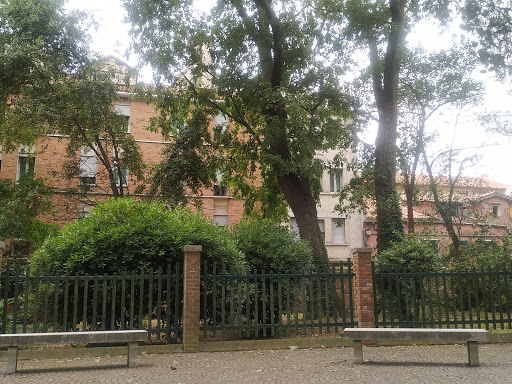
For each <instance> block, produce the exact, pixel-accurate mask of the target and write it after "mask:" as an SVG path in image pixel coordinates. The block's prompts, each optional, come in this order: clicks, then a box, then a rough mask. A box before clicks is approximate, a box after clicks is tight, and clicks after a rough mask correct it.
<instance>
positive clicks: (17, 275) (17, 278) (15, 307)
mask: <svg viewBox="0 0 512 384" xmlns="http://www.w3.org/2000/svg"><path fill="white" fill-rule="evenodd" d="M14 273H15V276H14V297H13V303H12V333H17V328H18V327H17V326H16V324H17V323H18V296H19V294H20V283H21V281H20V265H19V264H17V265H16V269H15V271H14ZM4 306H8V303H7V302H4Z"/></svg>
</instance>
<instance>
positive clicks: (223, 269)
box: [220, 263, 227, 339]
mask: <svg viewBox="0 0 512 384" xmlns="http://www.w3.org/2000/svg"><path fill="white" fill-rule="evenodd" d="M221 301H222V305H221V323H220V326H221V337H222V338H223V339H224V337H225V328H226V327H225V325H226V305H227V302H226V264H224V263H222V267H221Z"/></svg>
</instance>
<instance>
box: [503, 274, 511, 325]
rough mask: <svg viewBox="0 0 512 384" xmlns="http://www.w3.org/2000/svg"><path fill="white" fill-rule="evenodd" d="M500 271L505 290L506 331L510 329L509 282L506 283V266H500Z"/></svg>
mask: <svg viewBox="0 0 512 384" xmlns="http://www.w3.org/2000/svg"><path fill="white" fill-rule="evenodd" d="M501 270H502V271H503V287H504V290H505V300H506V316H507V318H506V320H507V325H508V329H510V290H509V282H508V274H509V272H508V270H507V265H506V264H503V265H502V266H501Z"/></svg>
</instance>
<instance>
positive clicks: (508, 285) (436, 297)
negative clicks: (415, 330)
mask: <svg viewBox="0 0 512 384" xmlns="http://www.w3.org/2000/svg"><path fill="white" fill-rule="evenodd" d="M511 266H512V265H511V264H507V265H499V266H493V267H491V266H489V267H487V268H481V269H475V268H473V269H470V270H469V269H467V270H443V271H438V272H428V271H410V270H404V271H397V270H395V271H387V272H378V273H376V272H375V271H374V292H375V303H376V308H375V324H376V326H377V327H421V328H427V327H428V328H434V327H437V328H485V329H512V268H511Z"/></svg>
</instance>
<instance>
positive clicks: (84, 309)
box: [82, 273, 89, 331]
mask: <svg viewBox="0 0 512 384" xmlns="http://www.w3.org/2000/svg"><path fill="white" fill-rule="evenodd" d="M88 297H89V274H87V273H86V274H85V275H84V294H83V298H84V302H83V307H82V331H87V304H88Z"/></svg>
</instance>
